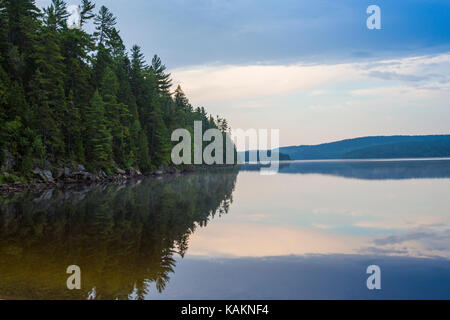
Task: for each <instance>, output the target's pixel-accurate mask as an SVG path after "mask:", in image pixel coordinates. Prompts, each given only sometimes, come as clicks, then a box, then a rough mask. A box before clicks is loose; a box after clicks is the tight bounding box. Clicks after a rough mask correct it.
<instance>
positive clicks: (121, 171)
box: [117, 168, 127, 175]
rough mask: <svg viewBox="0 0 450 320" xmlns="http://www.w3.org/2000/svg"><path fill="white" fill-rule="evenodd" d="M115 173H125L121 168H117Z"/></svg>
mask: <svg viewBox="0 0 450 320" xmlns="http://www.w3.org/2000/svg"><path fill="white" fill-rule="evenodd" d="M117 173H118V174H121V175H124V174H127V173H126V172H125V171H124V170H122V169H120V168H119V169H117Z"/></svg>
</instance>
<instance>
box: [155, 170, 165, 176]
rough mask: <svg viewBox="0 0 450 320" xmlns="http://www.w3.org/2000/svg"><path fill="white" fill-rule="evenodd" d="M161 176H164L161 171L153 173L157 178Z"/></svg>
mask: <svg viewBox="0 0 450 320" xmlns="http://www.w3.org/2000/svg"><path fill="white" fill-rule="evenodd" d="M163 174H164V172H163V171H161V170H157V171H155V175H157V176H162V175H163Z"/></svg>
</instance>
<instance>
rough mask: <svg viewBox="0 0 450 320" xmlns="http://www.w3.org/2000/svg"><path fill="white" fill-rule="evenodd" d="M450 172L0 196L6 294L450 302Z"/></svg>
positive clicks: (228, 174) (314, 167) (229, 174)
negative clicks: (370, 269)
mask: <svg viewBox="0 0 450 320" xmlns="http://www.w3.org/2000/svg"><path fill="white" fill-rule="evenodd" d="M449 168H450V160H430V161H428V160H409V161H392V160H390V161H324V162H323V161H322V162H321V161H308V162H292V163H285V164H283V165H282V166H281V174H278V175H275V176H262V175H260V174H259V172H258V171H257V169H258V168H257V167H255V166H244V167H243V168H242V170H241V171H240V172H239V173H238V172H237V170H234V169H233V170H217V171H213V172H199V173H196V174H192V175H188V176H182V177H178V178H175V177H173V178H164V179H161V180H143V181H138V182H136V183H131V184H128V185H121V186H119V185H108V186H99V187H95V188H92V189H86V190H66V191H65V192H61V191H48V192H45V193H43V194H40V195H32V194H29V195H23V196H14V197H10V198H7V199H2V200H0V262H1V263H0V298H35V299H36V298H42V299H86V298H95V299H167V298H176V299H215V298H221V299H302V298H307V299H315V298H319V299H335V298H339V299H347V298H348V299H367V298H368V299H372V298H374V299H376V298H383V299H398V298H416V299H422V298H424V299H427V298H447V299H448V298H450V286H449V285H448V284H449V283H450V210H449V208H450V197H449V196H448V191H449V190H450V173H449ZM226 213H228V214H226ZM217 215H219V216H220V219H217ZM214 217H216V219H213V218H214ZM199 226H200V228H199ZM73 264H76V265H79V266H80V267H81V270H82V290H81V291H69V290H67V289H66V279H67V277H68V275H67V274H66V273H65V270H66V268H67V266H69V265H73ZM371 264H376V265H379V266H380V267H381V268H382V271H383V290H382V291H381V292H368V290H367V288H366V287H365V283H366V282H365V281H366V279H367V275H366V268H367V266H368V265H371Z"/></svg>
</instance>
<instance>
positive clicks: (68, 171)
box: [64, 167, 71, 177]
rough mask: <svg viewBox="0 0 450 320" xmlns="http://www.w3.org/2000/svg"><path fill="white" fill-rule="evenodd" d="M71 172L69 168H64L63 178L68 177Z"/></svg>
mask: <svg viewBox="0 0 450 320" xmlns="http://www.w3.org/2000/svg"><path fill="white" fill-rule="evenodd" d="M70 173H71V170H70V168H67V167H65V168H64V177H70Z"/></svg>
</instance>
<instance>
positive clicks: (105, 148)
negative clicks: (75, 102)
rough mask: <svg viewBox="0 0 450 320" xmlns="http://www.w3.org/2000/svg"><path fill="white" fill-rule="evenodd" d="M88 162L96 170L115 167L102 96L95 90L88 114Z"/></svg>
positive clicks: (86, 138)
mask: <svg viewBox="0 0 450 320" xmlns="http://www.w3.org/2000/svg"><path fill="white" fill-rule="evenodd" d="M84 144H85V146H86V147H85V148H86V162H87V163H88V164H89V165H90V166H91V167H92V169H94V170H99V169H105V170H108V171H109V170H111V169H112V168H113V166H114V165H113V156H112V137H111V134H110V132H109V130H108V126H107V121H106V119H105V110H104V103H103V100H102V97H101V96H100V94H99V93H98V91H96V92H95V94H94V96H93V98H92V100H91V103H90V106H89V109H88V112H87V114H86V136H85V143H84Z"/></svg>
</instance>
